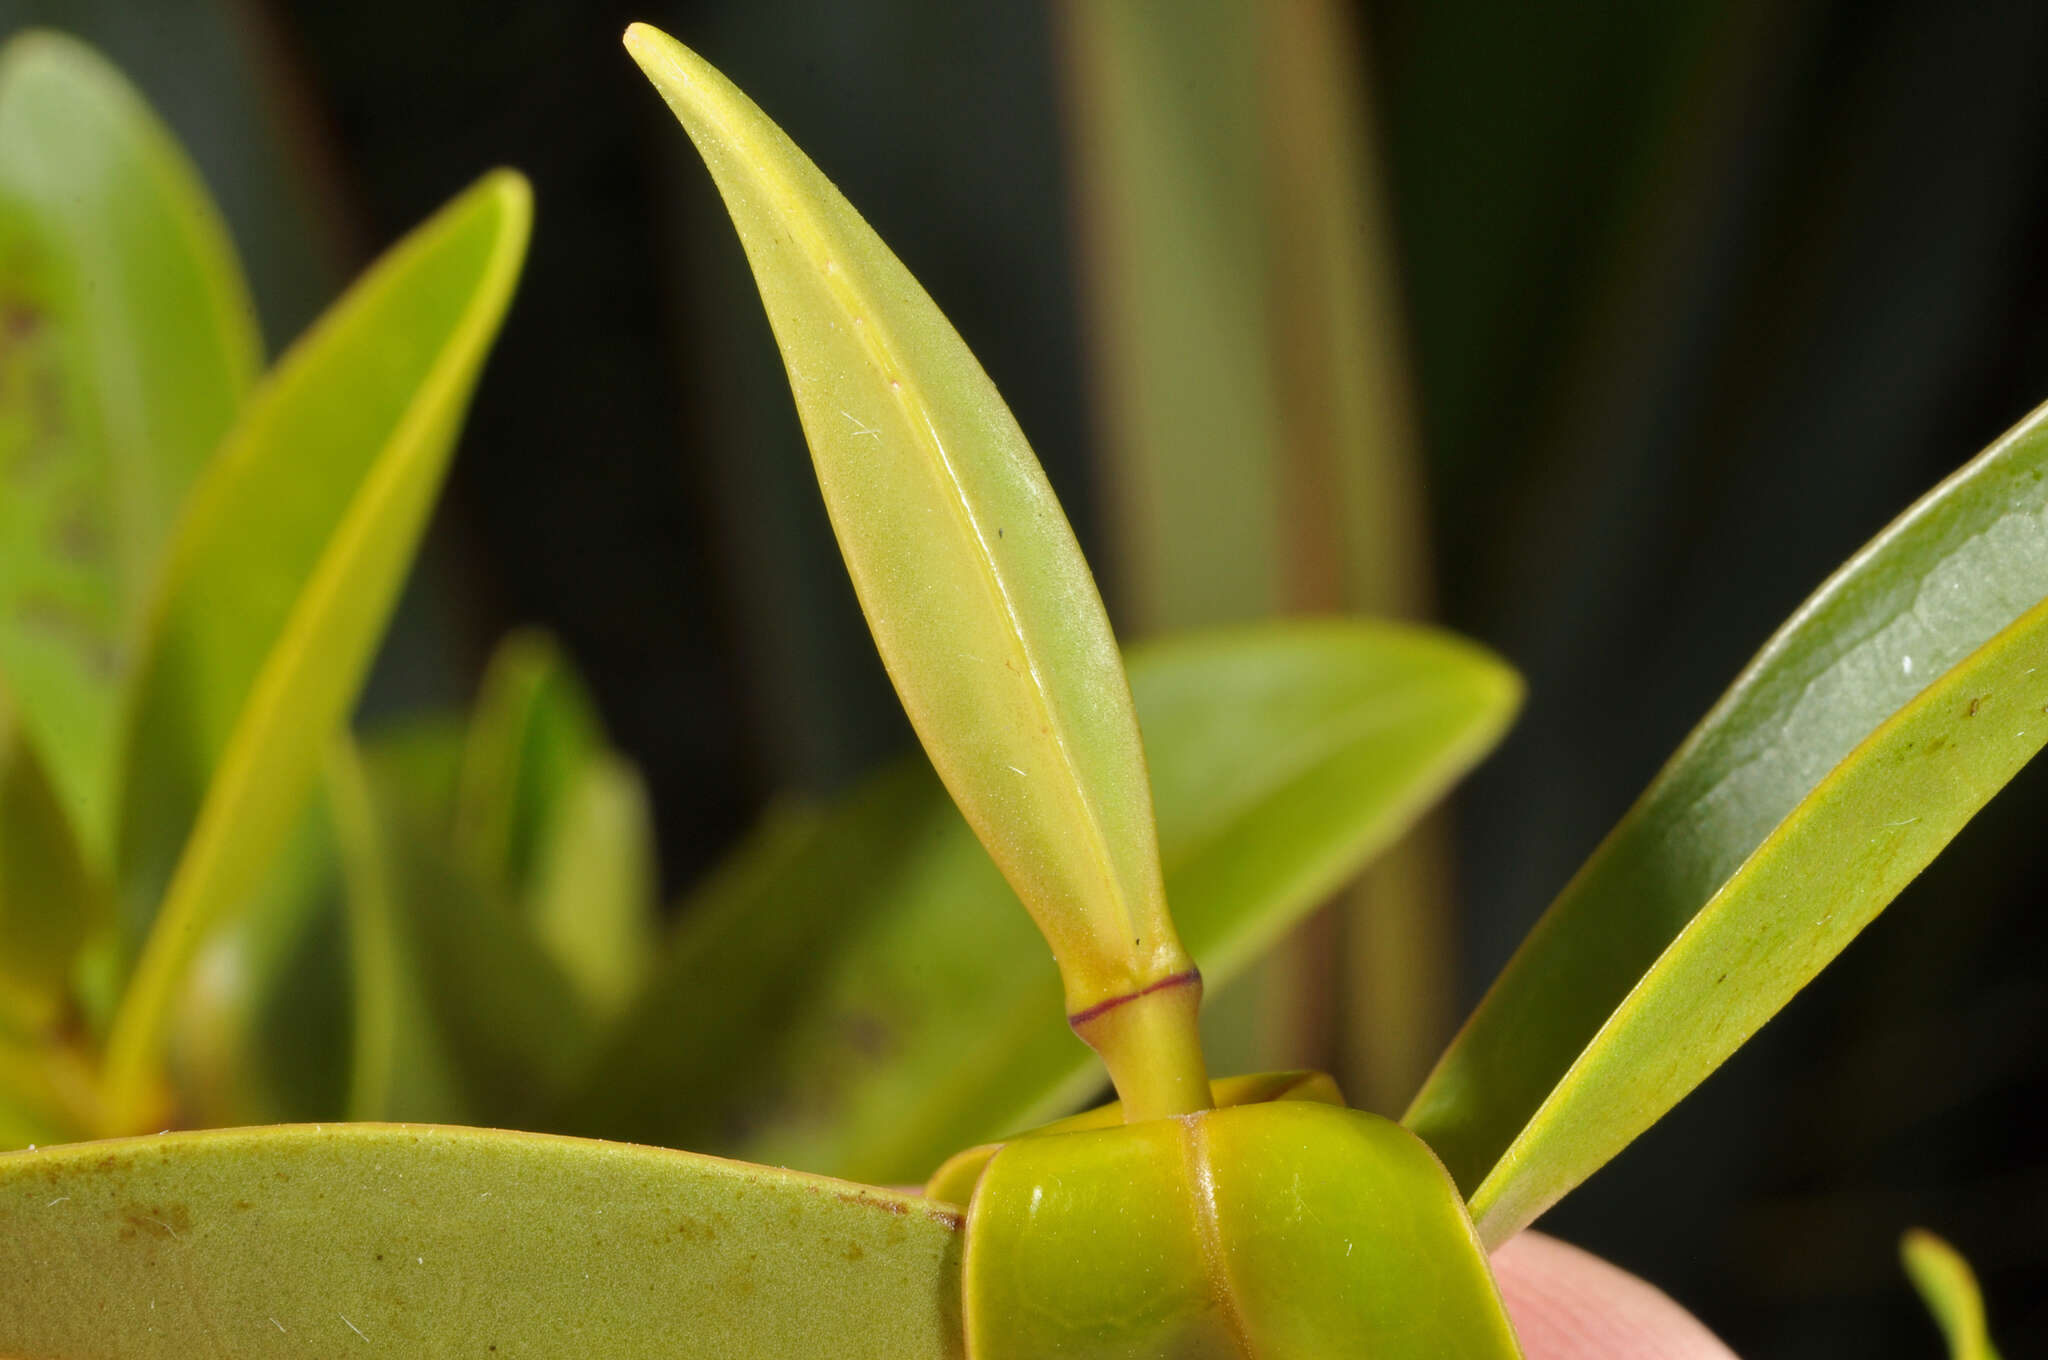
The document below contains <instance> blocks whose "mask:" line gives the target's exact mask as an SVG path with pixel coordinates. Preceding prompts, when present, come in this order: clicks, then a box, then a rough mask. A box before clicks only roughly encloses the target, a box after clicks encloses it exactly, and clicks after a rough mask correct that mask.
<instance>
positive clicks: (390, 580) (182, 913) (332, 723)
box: [107, 172, 532, 1129]
mask: <svg viewBox="0 0 2048 1360" xmlns="http://www.w3.org/2000/svg"><path fill="white" fill-rule="evenodd" d="M531 213H532V207H531V195H530V192H529V190H528V189H527V186H526V183H525V181H524V180H522V179H521V178H519V177H518V176H517V175H514V174H512V173H510V172H499V173H496V174H493V175H490V176H487V177H486V178H485V179H484V180H482V181H481V182H480V183H479V184H477V185H476V186H475V187H474V188H472V189H471V190H470V191H469V192H468V193H466V194H464V195H462V196H461V197H459V198H458V199H456V200H455V201H454V202H452V203H451V204H449V205H448V206H447V207H446V208H444V209H442V211H441V212H440V213H439V214H437V215H436V216H435V217H434V218H433V219H431V220H430V221H429V222H428V223H426V224H425V225H424V226H422V227H421V228H419V229H418V230H417V231H415V232H414V233H413V234H412V235H411V236H409V237H407V238H406V240H405V241H403V242H402V243H400V244H399V245H398V246H397V247H395V248H394V249H393V250H392V251H391V252H390V253H388V254H387V255H386V256H385V257H384V258H383V259H382V260H381V261H379V263H378V264H377V265H376V266H375V267H374V268H373V269H372V270H371V271H370V272H369V273H368V274H367V275H365V276H364V278H363V279H362V280H360V281H359V282H358V283H357V284H356V285H355V286H354V287H353V288H351V289H350V291H349V292H348V294H347V295H346V296H344V297H343V298H342V300H341V301H340V302H338V303H337V304H336V305H335V306H334V307H333V308H332V309H331V310H330V311H329V312H328V313H327V314H326V316H324V317H323V318H322V319H321V320H320V321H319V322H318V323H317V324H316V325H315V326H314V328H313V329H312V330H311V331H310V332H308V334H307V335H306V336H305V338H304V339H302V340H301V341H300V342H299V344H298V345H296V346H295V347H294V348H293V349H292V351H291V352H290V353H289V354H288V355H286V356H285V358H284V359H283V361H282V362H281V363H280V364H279V365H278V368H277V370H276V371H275V372H274V373H273V374H272V375H271V376H270V377H269V378H268V379H267V380H266V382H265V383H264V385H263V386H262V387H261V388H260V389H259V390H258V391H257V393H256V394H255V395H254V396H253V397H252V398H251V400H250V404H249V406H248V408H247V409H246V410H245V412H244V413H243V416H242V418H241V420H240V422H239V423H238V424H237V426H236V427H235V430H234V432H233V433H232V434H231V435H230V436H229V438H228V441H227V443H226V444H225V446H224V447H223V449H222V451H221V455H220V457H219V458H218V459H217V460H216V461H215V463H214V464H213V466H212V467H211V468H210V470H209V472H208V475H207V478H206V480H205V481H204V482H203V483H202V485H201V486H200V487H199V488H198V490H197V491H196V492H195V494H194V504H193V507H192V511H191V513H190V514H188V515H187V517H186V518H185V519H184V521H182V523H181V526H180V530H179V537H178V540H177V542H176V543H175V544H174V546H173V550H172V554H171V559H170V565H169V568H168V572H167V576H166V580H165V582H164V589H163V593H162V594H161V595H160V596H159V597H158V599H157V602H156V604H155V606H154V614H153V627H152V628H151V630H150V634H149V645H148V651H147V653H146V655H145V657H144V660H143V663H142V666H141V668H140V671H139V673H138V677H137V689H136V694H135V699H134V704H133V706H132V716H133V725H132V727H131V730H130V741H129V746H128V756H127V779H126V781H125V788H124V795H125V799H124V808H125V814H124V821H123V828H124V829H123V835H122V839H121V850H122V870H123V872H122V885H121V886H122V892H123V901H122V908H123V913H122V915H123V925H124V926H125V928H126V932H127V938H128V941H129V945H130V947H131V948H135V947H137V946H141V954H140V958H139V960H138V961H137V963H136V965H135V972H134V975H133V977H132V979H131V984H130V987H129V990H128V992H127V994H126V995H125V996H124V998H123V1000H122V1003H121V1007H120V1010H119V1012H118V1013H117V1015H116V1017H115V1022H114V1026H113V1030H112V1033H111V1035H110V1037H109V1040H108V1053H107V1068H108V1084H109V1105H110V1108H109V1121H110V1122H109V1128H110V1129H120V1128H122V1127H124V1126H126V1125H128V1124H129V1123H130V1122H131V1121H133V1120H134V1119H136V1118H137V1117H140V1116H142V1110H141V1109H140V1108H139V1101H140V1098H141V1095H142V1092H143V1089H144V1087H145V1085H146V1083H147V1081H148V1079H149V1076H150V1073H151V1071H152V1069H153V1067H154V1065H155V1064H156V1063H157V1061H158V1059H159V1057H160V1056H161V1045H162V1028H163V1021H164V1017H165V1013H166V1010H167V1007H168V1002H169V999H170V997H171V995H172V993H173V989H174V988H175V987H176V986H177V984H178V981H179V979H180V977H181V975H182V974H183V972H184V970H185V968H186V967H187V965H188V964H189V962H190V960H191V957H192V954H193V951H194V950H195V949H196V948H197V947H198V946H199V945H200V944H201V943H202V942H203V940H204V938H205V936H206V933H207V930H208V928H209V926H210V925H211V924H212V923H213V922H214V921H215V920H217V919H218V918H219V916H220V914H221V913H223V912H225V911H227V910H228V909H229V908H230V907H231V906H232V904H234V903H235V902H236V901H237V900H238V899H239V898H240V897H241V896H242V895H243V894H244V893H246V892H248V891H249V890H250V889H251V887H252V886H253V884H254V882H255V881H256V880H257V879H258V878H259V877H260V875H261V874H262V872H263V870H264V869H265V867H266V866H267V864H268V861H269V857H270V855H271V854H272V853H273V852H274V851H275V850H276V849H277V846H278V844H279V842H280V841H281V839H282V838H283V837H284V836H285V835H286V834H287V833H288V831H289V829H290V827H291V826H292V824H293V819H294V818H295V817H296V816H297V813H298V809H299V807H300V800H301V797H302V796H303V794H304V793H305V792H306V790H307V789H308V788H309V787H310V784H311V782H312V780H313V778H314V777H315V775H316V773H317V770H318V766H319V760H320V756H321V752H322V750H323V748H324V746H325V744H326V742H327V739H328V738H329V736H330V735H331V734H332V733H333V732H334V731H335V730H336V729H337V728H338V727H339V726H340V725H341V724H342V723H343V722H344V721H345V720H346V718H347V716H348V713H349V709H350V707H351V706H352V705H353V703H354V701H355V696H356V691H357V688H358V686H359V685H360V683H361V679H362V676H363V673H364V671H365V669H366V668H367V667H368V665H369V661H370V658H371V655H372V653H373V651H374V649H375V647H376V644H377V641H378V639H379V637H380V636H381V634H382V632H383V627H384V623H385V620H386V619H387V617H388V616H389V613H390V610H391V607H392V605H393V603H394V601H395V600H396V598H397V594H398V589H399V587H400V585H401V584H402V582H403V580H404V576H405V572H406V569H407V568H408V567H409V565H410V563H411V560H412V554H413V550H414V548H415V546H416V545H417V543H418V540H419V535H420V533H421V531H422V530H423V528H424V526H425V522H426V517H427V513H428V510H429V509H430V507H431V506H432V504H433V500H434V496H435V493H436V491H437V490H438V489H439V487H440V484H441V478H442V474H443V472H444V471H445V470H446V467H447V463H448V458H449V454H450V453H451V451H452V448H453V445H454V441H455V435H456V432H457V430H458V428H459V426H460V423H461V418H462V413H463V410H464V408H465V406H466V405H467V401H468V397H469V393H470V389H471V387H472V385H473V384H474V382H475V380H476V375H477V372H478V370H479V369H480V368H481V367H482V364H483V359H484V355H485V354H486V352H487V351H488V349H489V347H490V342H491V340H492V338H493V337H494V336H495V335H496V333H497V329H498V324H499V322H500V321H501V320H502V318H503V316H504V313H505V308H506V305H507V303H508V301H509V299H510V296H511V291H512V287H513V283H514V281H515V280H516V278H517V276H518V271H519V265H520V261H521V260H522V259H523V258H524V255H525V249H526V239H527V232H528V227H529V223H530V221H531ZM202 800H203V801H202ZM173 866H175V868H174V869H173ZM166 883H168V886H167V887H166V886H165V885H166ZM160 891H161V894H162V901H161V907H160V908H159V906H158V900H159V893H160ZM145 938H146V941H147V943H146V945H145V944H143V941H144V940H145Z"/></svg>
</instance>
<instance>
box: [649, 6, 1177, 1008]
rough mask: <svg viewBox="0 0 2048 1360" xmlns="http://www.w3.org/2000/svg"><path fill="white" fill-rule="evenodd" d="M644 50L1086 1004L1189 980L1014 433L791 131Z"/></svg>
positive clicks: (1111, 718)
mask: <svg viewBox="0 0 2048 1360" xmlns="http://www.w3.org/2000/svg"><path fill="white" fill-rule="evenodd" d="M626 43H627V47H628V48H629V50H631V52H632V53H633V56H634V58H635V60H637V61H638V62H639V63H640V65H641V67H642V69H643V70H645V71H646V73H647V75H648V78H649V79H650V80H652V81H653V82H654V84H655V86H656V88H657V89H659V90H660V91H661V94H662V97H663V98H664V99H666V100H667V101H668V103H669V107H670V108H671V109H673V110H674V112H675V114H676V116H677V117H678V118H679V119H680V120H681V121H682V124H683V126H684V128H685V130H687V131H688V133H689V134H690V137H691V139H692V140H693V141H694V142H695V143H696V145H697V149H698V151H699V152H700V153H701V154H702V155H703V157H704V160H705V162H706V164H707V165H708V166H709V167H710V170H711V174H712V178H713V179H714V180H716V181H717V183H718V188H719V192H720V193H721V194H722V195H723V197H724V199H725V203H726V207H727V210H728V211H729V212H731V214H732V217H733V221H734V224H735V225H736V226H737V227H738V229H739V234H740V239H741V241H742V243H743V244H744V245H745V246H746V250H747V256H748V259H749V261H750V262H751V264H752V265H753V268H754V275H755V278H756V281H757V282H758V283H759V285H760V288H761V297H762V301H763V303H764V304H765V305H766V307H767V311H768V317H769V320H770V321H771V322H772V323H773V325H774V328H775V334H776V339H777V341H778V343H779V344H780V345H781V348H782V354H783V362H784V365H785V366H786V367H787V369H788V370H789V376H790V385H791V387H792V389H793V390H794V391H795V394H796V402H797V410H798V413H799V415H800V416H801V417H802V419H803V424H804V432H805V435H806V437H807V438H808V440H809V441H810V445H811V453H812V461H813V463H814V464H815V466H816V469H817V473H818V480H819V484H820V485H821V486H822V488H823V490H824V493H825V503H826V508H827V509H828V510H829V511H830V513H831V515H832V521H833V525H834V528H835V530H836V532H837V534H838V536H839V544H840V548H841V550H842V551H843V552H844V554H845V556H846V562H847V567H848V569H849V571H850V572H851V573H852V576H853V582H854V588H855V591H856V592H857V593H858V594H859V596H860V599H861V607H862V608H863V609H864V610H865V611H866V614H867V617H868V623H869V627H870V628H871V630H872V631H873V633H874V635H875V640H876V644H877V646H878V647H879V648H880V650H881V653H882V660H883V662H884V664H885V665H886V666H887V667H888V670H889V674H890V676H891V678H892V679H893V680H894V681H895V684H896V688H897V692H898V693H899V694H900V695H901V696H902V698H903V703H904V707H905V709H906V710H907V711H908V712H909V714H910V720H911V723H912V725H913V726H914V727H915V728H916V729H917V731H918V735H919V737H920V738H921V739H922V741H923V742H924V745H925V749H926V751H927V752H928V753H929V754H930V756H931V758H932V763H933V765H934V766H935V767H936V769H937V770H938V772H939V775H940V778H942V779H943V780H944V781H945V783H946V786H947V788H948V789H949V790H951V792H952V794H953V797H954V799H955V801H956V802H958V803H959V805H960V807H961V810H962V811H963V812H964V813H965V815H966V818H967V821H968V823H969V824H970V825H971V826H973V827H974V829H975V831H976V833H977V834H978V835H979V836H980V837H981V838H982V840H983V842H984V843H985V844H986V845H987V846H988V848H989V853H990V854H991V855H992V856H993V857H994V859H995V861H996V863H997V864H998V865H1000V866H1001V868H1002V870H1003V873H1004V875H1005V876H1006V877H1007V878H1008V879H1009V880H1010V882H1011V883H1012V884H1013V885H1014V886H1015V888H1016V890H1017V894H1018V896H1019V897H1020V898H1021V899H1022V900H1023V902H1024V905H1025V906H1026V907H1027V908H1028V909H1029V910H1030V912H1031V913H1032V916H1033V918H1034V919H1035V920H1036V921H1037V922H1038V925H1039V928H1040V929H1041V930H1042V931H1044V932H1045V935H1046V937H1047V939H1048V940H1050V941H1051V943H1052V947H1053V952H1054V954H1055V955H1056V956H1057V957H1058V958H1059V960H1060V967H1061V970H1062V972H1063V974H1064V975H1065V978H1066V982H1067V1009H1068V1010H1069V1011H1072V1012H1079V1011H1082V1010H1083V1009H1084V1008H1087V1007H1091V1006H1095V1005H1097V1004H1098V1003H1102V1002H1105V1001H1109V1000H1112V999H1114V998H1119V997H1124V996H1129V995H1132V994H1135V993H1137V992H1138V991H1140V990H1142V989H1144V988H1146V987H1148V986H1150V985H1152V984H1154V983H1158V982H1161V981H1162V980H1164V979H1167V978H1172V977H1177V976H1179V975H1181V974H1183V973H1185V972H1186V970H1187V969H1188V967H1189V963H1188V959H1187V956H1186V954H1185V952H1184V951H1183V950H1182V949H1181V946H1180V942H1179V941H1178V939H1176V938H1175V935H1174V929H1173V922H1172V920H1171V918H1170V917H1169V916H1168V914H1167V910H1166V900H1165V894H1164V890H1163V886H1162V881H1161V877H1160V869H1159V857H1158V849H1157V842H1156V839H1155V836H1154V831H1153V823H1152V807H1151V797H1150V793H1149V790H1148V786H1147V784H1146V779H1145V757H1144V753H1143V751H1142V750H1141V749H1140V746H1139V741H1138V728H1137V723H1136V721H1135V719H1134V717H1133V715H1132V712H1131V707H1130V700H1129V697H1128V695H1129V690H1128V687H1127V686H1126V684H1125V681H1124V675H1123V669H1122V665H1121V661H1120V659H1119V657H1118V655H1117V650H1116V644H1115V641H1114V639H1113V638H1112V637H1111V636H1110V631H1109V621H1108V618H1107V617H1106V615H1105V614H1104V613H1103V609H1102V602H1101V600H1100V598H1099V597H1098V596H1097V594H1096V590H1095V582H1094V580H1093V578H1092V577H1091V576H1090V575H1089V573H1088V567H1087V564H1086V562H1084V561H1083V560H1082V557H1081V550H1080V548H1079V546H1078V545H1077V544H1076V543H1075V542H1074V537H1073V531H1072V530H1071V529H1070V528H1069V527H1068V525H1067V522H1066V517H1065V516H1064V515H1063V514H1062V513H1061V511H1060V508H1059V504H1058V502H1057V501H1056V500H1055V499H1054V497H1053V494H1052V489H1051V487H1049V486H1048V485H1047V484H1046V481H1045V474H1044V473H1043V472H1042V471H1041V470H1040V468H1039V466H1038V460H1037V459H1036V458H1035V457H1033V455H1032V453H1031V450H1030V447H1029V446H1028V445H1027V444H1026V443H1025V440H1024V436H1023V434H1022V432H1021V431H1019V430H1018V428H1017V424H1016V421H1015V420H1014V419H1013V418H1012V417H1011V415H1010V413H1009V411H1008V409H1007V408H1006V407H1005V406H1004V405H1003V402H1002V399H1001V397H999V396H998V395H997V393H996V390H995V387H994V385H993V384H992V383H990V382H989V380H988V377H987V375H986V374H984V373H983V372H982V370H981V366H980V365H979V364H978V363H976V362H975V360H974V356H973V355H972V354H970V353H969V352H968V349H967V346H966V345H965V344H964V343H963V342H962V341H961V339H960V337H959V336H958V335H957V334H956V333H955V332H954V330H953V328H952V327H951V326H950V325H949V324H948V323H947V322H946V319H945V318H944V317H943V316H942V315H941V314H940V313H939V310H938V308H937V307H936V306H934V305H933V303H932V301H931V299H930V298H929V297H927V296H926V295H925V293H924V290H923V289H922V288H920V287H919V286H918V284H917V282H916V280H914V279H913V278H912V277H911V276H910V274H909V272H908V271H907V270H905V269H904V267H903V265H902V264H901V263H900V262H898V261H897V259H896V257H895V256H894V255H892V254H890V253H889V250H888V248H887V247H886V246H884V245H883V244H882V243H881V241H880V240H879V239H877V238H876V236H875V234H874V233H873V232H872V231H871V230H869V228H868V226H867V224H866V223H865V222H863V221H862V220H861V218H860V216H859V214H857V213H856V212H855V211H854V210H853V208H852V207H851V206H850V205H849V204H848V203H847V202H846V200H845V199H843V198H842V197H840V195H839V192H838V191H837V190H836V189H834V188H833V187H832V185H831V184H830V183H829V182H828V181H827V180H826V179H825V177H824V176H823V175H822V174H820V173H819V172H818V170H817V168H816V167H815V166H813V165H812V164H811V163H810V161H809V160H807V159H806V158H805V157H804V155H803V153H802V152H800V151H799V150H797V148H796V147H795V146H794V145H793V144H792V143H791V142H790V141H789V139H788V138H787V137H785V136H784V135H783V134H782V132H781V130H780V129H778V128H777V127H776V126H775V125H774V124H773V123H771V122H770V121H769V120H768V119H767V118H766V117H765V116H764V115H763V114H762V113H761V112H760V110H758V109H757V108H755V107H754V105H753V104H752V103H751V102H749V101H748V100H747V98H746V97H745V96H744V95H742V94H741V93H740V92H739V91H738V90H736V89H734V88H733V87H732V85H731V84H730V83H728V82H727V81H726V80H725V78H724V77H722V76H721V75H719V74H718V73H717V72H716V71H714V70H712V69H711V67H710V66H709V65H707V64H706V63H705V62H704V61H703V60H702V59H701V58H699V57H698V56H697V55H696V54H695V53H692V52H690V51H689V50H688V49H686V48H684V47H683V46H682V45H680V44H679V43H677V42H675V41H674V40H673V39H671V38H668V37H666V36H665V35H663V34H660V33H658V32H656V31H655V30H653V29H651V28H648V27H647V26H646V25H644V24H636V25H635V26H633V27H632V28H631V29H629V30H628V31H627V35H626Z"/></svg>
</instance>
